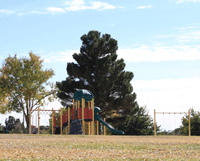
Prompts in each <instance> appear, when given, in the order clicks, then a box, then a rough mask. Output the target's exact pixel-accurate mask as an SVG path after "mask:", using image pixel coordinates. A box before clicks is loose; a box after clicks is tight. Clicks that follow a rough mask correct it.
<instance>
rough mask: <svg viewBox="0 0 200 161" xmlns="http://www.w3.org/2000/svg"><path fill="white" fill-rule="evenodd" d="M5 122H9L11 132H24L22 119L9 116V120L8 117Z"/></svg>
mask: <svg viewBox="0 0 200 161" xmlns="http://www.w3.org/2000/svg"><path fill="white" fill-rule="evenodd" d="M5 122H7V126H8V132H9V133H22V127H23V125H22V124H21V122H20V119H15V118H14V117H13V116H9V117H8V120H7V119H6V120H5Z"/></svg>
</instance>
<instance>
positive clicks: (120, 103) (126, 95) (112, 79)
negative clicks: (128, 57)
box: [57, 31, 138, 117]
mask: <svg viewBox="0 0 200 161" xmlns="http://www.w3.org/2000/svg"><path fill="white" fill-rule="evenodd" d="M81 40H82V46H81V48H80V53H79V54H77V53H75V54H73V58H74V59H75V60H76V62H77V63H68V64H67V73H68V77H67V78H66V80H65V81H62V82H57V87H58V88H59V89H60V92H59V93H58V97H59V98H60V99H61V100H62V104H63V105H67V104H70V103H71V102H72V96H73V93H74V92H76V90H77V89H88V90H90V91H91V92H92V93H93V94H94V97H95V99H94V100H95V106H99V107H100V108H101V110H102V111H101V115H102V117H105V116H107V117H108V116H111V115H112V114H113V112H116V113H121V114H120V116H124V115H126V114H128V113H129V112H130V109H131V108H134V107H138V105H137V102H136V101H135V99H136V94H135V93H133V88H132V86H131V83H130V81H131V80H132V79H133V73H132V72H127V71H125V70H124V68H125V63H124V60H123V59H118V60H117V54H116V51H117V49H118V45H117V40H115V39H113V38H111V36H110V35H109V34H103V35H102V36H101V33H100V32H98V31H90V32H89V33H88V34H87V35H83V36H82V37H81Z"/></svg>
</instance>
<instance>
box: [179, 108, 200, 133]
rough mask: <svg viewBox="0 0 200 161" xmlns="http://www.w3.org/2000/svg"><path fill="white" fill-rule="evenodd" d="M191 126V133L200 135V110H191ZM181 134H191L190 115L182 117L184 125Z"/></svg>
mask: <svg viewBox="0 0 200 161" xmlns="http://www.w3.org/2000/svg"><path fill="white" fill-rule="evenodd" d="M190 114H191V116H190V128H191V135H196V136H200V112H199V111H195V110H194V109H191V111H190ZM180 131H181V134H183V135H189V117H188V115H186V116H184V117H183V118H182V126H181V127H180Z"/></svg>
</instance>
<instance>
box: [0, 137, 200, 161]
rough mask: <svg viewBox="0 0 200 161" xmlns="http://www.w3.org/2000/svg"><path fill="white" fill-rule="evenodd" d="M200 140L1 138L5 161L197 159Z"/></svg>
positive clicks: (1, 151)
mask: <svg viewBox="0 0 200 161" xmlns="http://www.w3.org/2000/svg"><path fill="white" fill-rule="evenodd" d="M199 158H200V137H188V136H156V137H154V136H74V135H62V136H60V135H53V136H52V135H25V134H23V135H13V134H7V135H0V159H5V160H8V159H10V160H84V159H85V160H99V159H101V160H104V159H106V160H107V159H109V160H110V159H111V160H112V159H113V160H116V159H117V160H133V159H137V160H145V159H146V160H151V159H159V160H160V159H161V160H168V159H174V160H181V159H185V160H198V159H199Z"/></svg>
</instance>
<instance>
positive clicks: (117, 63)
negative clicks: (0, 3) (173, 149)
mask: <svg viewBox="0 0 200 161" xmlns="http://www.w3.org/2000/svg"><path fill="white" fill-rule="evenodd" d="M80 39H81V41H82V45H81V47H80V53H74V54H73V55H72V57H73V59H74V60H75V61H76V63H74V62H72V63H71V62H68V63H67V68H66V72H67V75H68V76H67V77H66V79H65V80H63V81H60V82H56V83H55V84H56V85H54V84H53V83H50V82H49V79H50V78H52V77H53V75H54V71H53V70H52V69H49V70H48V69H46V70H44V69H43V64H42V63H43V60H42V59H41V57H40V56H37V55H35V54H33V53H32V52H30V53H29V58H17V55H15V56H14V57H11V56H9V57H8V58H6V59H5V62H4V63H3V66H2V68H1V69H0V112H1V113H6V112H10V111H16V112H22V113H23V114H24V116H25V121H26V124H27V128H28V127H29V112H30V110H34V109H37V108H39V107H40V106H43V105H45V103H46V102H45V100H46V98H48V100H49V101H50V102H51V101H53V100H54V99H55V98H59V100H60V102H61V104H62V106H63V107H65V108H66V107H68V106H71V104H72V96H73V94H74V93H75V92H76V91H77V89H87V90H90V91H91V92H92V93H93V94H94V97H95V99H94V100H95V106H98V107H100V108H101V112H100V115H101V117H106V120H107V122H108V123H110V124H111V125H113V126H114V127H115V128H116V129H118V130H123V131H124V132H125V134H126V135H152V134H153V133H154V128H153V127H154V125H153V119H152V118H151V117H150V115H149V114H148V110H147V108H146V107H140V106H139V104H138V103H137V95H136V93H135V92H134V91H133V87H132V85H131V81H132V79H133V78H134V74H133V72H131V71H125V66H126V64H125V62H124V60H123V59H122V58H121V59H117V57H118V55H117V50H118V42H117V40H115V39H113V38H112V37H111V35H109V34H103V35H102V34H101V33H100V32H98V31H89V32H88V34H84V35H83V36H81V38H80ZM185 125H186V123H185ZM156 130H157V131H159V130H160V126H157V128H156ZM182 131H184V130H182ZM27 132H28V131H27Z"/></svg>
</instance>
